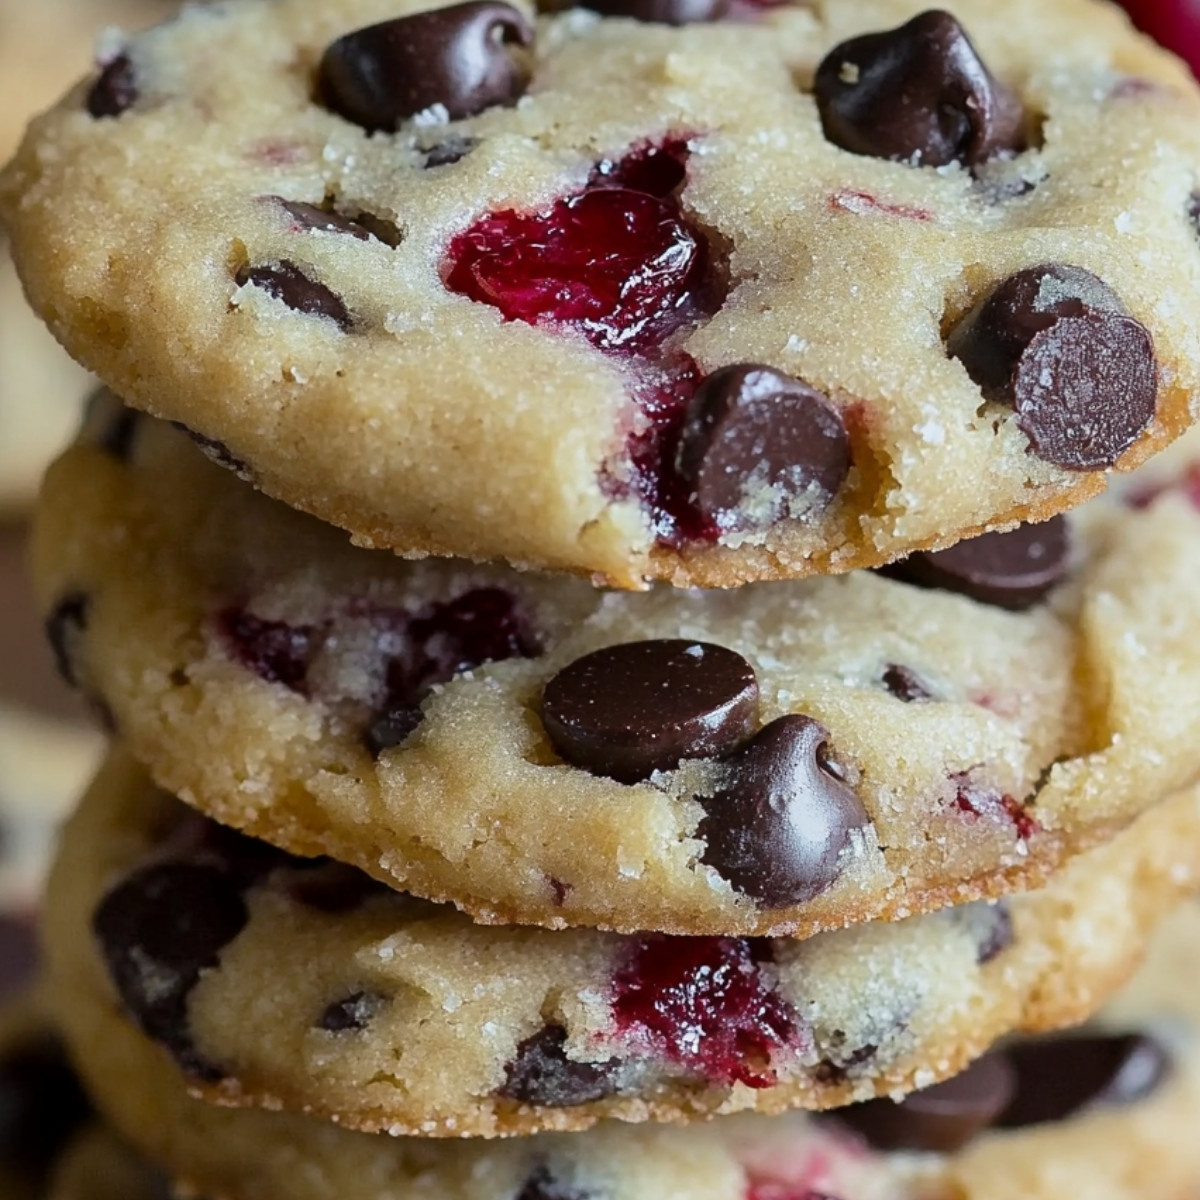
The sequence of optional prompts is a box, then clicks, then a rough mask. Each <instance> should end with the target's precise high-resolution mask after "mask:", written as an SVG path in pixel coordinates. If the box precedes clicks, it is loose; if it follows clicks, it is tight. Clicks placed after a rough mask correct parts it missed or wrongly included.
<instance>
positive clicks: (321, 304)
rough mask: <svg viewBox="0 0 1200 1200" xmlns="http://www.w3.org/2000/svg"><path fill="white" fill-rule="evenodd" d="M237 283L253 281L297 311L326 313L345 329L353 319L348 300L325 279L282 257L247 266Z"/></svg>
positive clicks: (243, 268) (238, 277)
mask: <svg viewBox="0 0 1200 1200" xmlns="http://www.w3.org/2000/svg"><path fill="white" fill-rule="evenodd" d="M236 282H237V285H238V287H245V286H246V284H248V283H252V284H254V285H255V287H259V288H262V290H263V291H264V292H266V293H267V295H268V296H274V297H275V299H276V300H278V301H280V302H281V303H283V304H286V305H287V306H288V308H290V309H293V310H294V311H295V312H298V313H304V314H305V315H307V316H310V317H325V318H327V319H328V320H330V321H332V322H333V323H334V324H335V325H337V327H338V328H339V329H341V330H342V331H343V332H344V331H345V330H347V329H349V328H350V326H351V325H352V324H353V323H354V322H353V320H352V319H351V317H350V312H349V310H348V309H347V308H346V305H345V302H344V301H343V300H342V298H341V297H340V296H339V295H338V294H337V292H335V291H333V289H332V288H328V287H326V286H325V285H324V284H323V283H318V282H317V281H316V280H315V279H310V278H309V277H308V276H307V275H306V274H305V273H304V272H303V271H302V270H301V269H300V268H299V267H298V266H296V264H295V263H293V262H288V261H287V260H286V259H282V260H280V261H279V262H277V263H270V264H266V263H264V264H261V265H259V266H254V267H251V266H244V267H242V268H241V269H240V270H239V271H238V273H237V276H236Z"/></svg>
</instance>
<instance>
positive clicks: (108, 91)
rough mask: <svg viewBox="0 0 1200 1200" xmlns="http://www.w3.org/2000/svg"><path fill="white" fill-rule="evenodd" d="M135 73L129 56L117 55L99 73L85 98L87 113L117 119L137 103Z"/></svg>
mask: <svg viewBox="0 0 1200 1200" xmlns="http://www.w3.org/2000/svg"><path fill="white" fill-rule="evenodd" d="M137 98H138V84H137V73H136V72H135V71H134V69H133V63H132V62H131V61H130V58H129V55H127V54H119V55H118V56H117V57H116V58H114V59H113V60H112V62H110V63H109V64H108V65H107V66H106V67H105V68H104V69H103V70H102V71H101V72H100V76H99V78H98V79H97V80H96V82H95V83H93V84H92V88H91V91H89V92H88V96H87V110H88V113H89V114H90V115H91V116H93V117H95V118H96V120H100V119H101V118H102V117H119V116H120V115H121V114H122V113H123V112H125V110H126V109H128V108H132V107H133V105H134V104H136V103H137Z"/></svg>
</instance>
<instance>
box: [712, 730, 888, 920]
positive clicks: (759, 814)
mask: <svg viewBox="0 0 1200 1200" xmlns="http://www.w3.org/2000/svg"><path fill="white" fill-rule="evenodd" d="M828 739H829V732H828V730H826V729H825V727H824V726H823V725H821V724H820V723H819V722H818V721H814V720H813V719H812V718H811V717H804V716H794V715H793V716H786V717H779V718H778V719H777V720H775V721H772V722H771V724H770V725H768V726H767V727H766V728H765V729H763V730H762V731H761V732H760V733H758V734H757V735H755V737H754V740H753V741H751V742H750V743H749V744H748V745H747V746H745V747H744V748H743V749H741V750H739V751H738V752H737V753H736V754H734V755H733V756H732V757H731V758H730V759H729V760H728V761H727V762H726V764H725V768H724V776H723V783H722V786H721V790H720V791H718V792H717V793H716V795H714V796H712V797H707V798H701V799H700V803H701V804H702V805H703V807H704V811H705V813H706V814H707V816H706V817H705V818H704V820H703V821H702V822H701V824H700V829H699V831H698V832H699V836H700V837H701V838H702V839H704V841H705V842H706V843H707V845H706V848H705V851H704V855H703V861H704V862H706V863H707V864H708V865H709V866H711V867H714V868H715V869H716V870H717V872H718V873H719V874H720V875H721V876H722V877H723V878H725V879H727V880H728V881H729V882H730V883H731V884H732V885H733V886H734V887H735V888H736V889H737V890H738V891H739V892H743V893H744V894H746V895H748V896H751V897H753V898H754V899H755V900H757V901H758V902H759V903H761V904H763V905H765V906H767V907H768V908H784V907H787V906H788V905H792V904H801V903H803V902H804V901H806V900H811V899H812V898H813V897H814V896H817V895H819V894H820V893H821V892H823V891H824V890H825V889H826V888H828V887H829V886H830V885H831V884H832V883H833V882H834V880H835V879H836V878H837V875H838V859H839V856H840V855H841V852H842V851H843V850H844V849H845V847H846V846H847V845H848V844H849V841H850V835H851V834H852V833H853V831H854V830H856V829H861V828H862V827H863V826H865V825H867V824H868V817H867V814H866V811H865V810H864V809H863V806H862V802H861V801H860V800H859V798H858V796H857V795H856V794H855V792H854V791H853V789H852V788H850V787H849V786H848V785H847V784H846V783H845V782H844V781H843V780H842V779H841V778H840V777H839V775H838V774H837V773H835V770H834V769H833V764H832V763H830V762H829V760H828V759H827V758H826V756H825V746H826V743H827V742H828Z"/></svg>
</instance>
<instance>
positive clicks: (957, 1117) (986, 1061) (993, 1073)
mask: <svg viewBox="0 0 1200 1200" xmlns="http://www.w3.org/2000/svg"><path fill="white" fill-rule="evenodd" d="M1015 1088H1016V1072H1015V1071H1014V1070H1013V1068H1012V1067H1011V1066H1010V1065H1009V1063H1008V1061H1007V1059H1006V1058H1005V1056H1004V1055H1003V1054H986V1055H984V1057H983V1058H980V1059H977V1060H976V1061H975V1062H974V1063H972V1064H971V1066H969V1067H968V1068H967V1069H966V1070H965V1071H963V1072H961V1074H958V1075H955V1076H954V1077H953V1078H952V1079H947V1080H946V1081H945V1082H944V1083H939V1084H935V1085H934V1086H933V1087H929V1088H925V1089H923V1090H922V1091H919V1092H913V1093H911V1094H910V1095H908V1096H906V1097H905V1098H904V1099H903V1100H901V1101H900V1102H899V1103H897V1102H896V1101H895V1100H889V1099H887V1098H882V1099H879V1100H868V1101H866V1102H865V1103H863V1104H851V1105H850V1106H849V1107H848V1108H840V1109H837V1110H836V1111H835V1112H831V1113H830V1114H829V1116H828V1118H827V1119H829V1120H833V1121H836V1122H837V1123H838V1124H841V1125H846V1126H849V1127H850V1128H851V1129H853V1130H854V1131H855V1132H857V1133H859V1134H861V1135H862V1136H863V1137H864V1138H865V1139H866V1140H867V1142H868V1143H869V1144H870V1145H871V1146H872V1147H873V1148H874V1149H876V1150H885V1151H890V1150H917V1151H926V1152H931V1153H936V1154H950V1153H952V1152H953V1151H955V1150H958V1149H960V1148H961V1147H963V1146H965V1145H966V1144H967V1143H968V1142H969V1141H970V1140H971V1138H972V1137H974V1135H975V1134H977V1133H979V1132H980V1131H981V1130H983V1129H986V1128H988V1126H990V1125H991V1124H992V1122H993V1121H994V1120H995V1119H996V1117H997V1116H998V1115H999V1114H1000V1113H1001V1112H1003V1111H1004V1108H1005V1106H1006V1105H1007V1104H1008V1102H1009V1100H1010V1099H1011V1098H1012V1096H1013V1094H1014V1090H1015Z"/></svg>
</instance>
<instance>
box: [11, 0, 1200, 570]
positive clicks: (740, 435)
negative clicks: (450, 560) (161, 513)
mask: <svg viewBox="0 0 1200 1200" xmlns="http://www.w3.org/2000/svg"><path fill="white" fill-rule="evenodd" d="M613 7H616V8H620V7H622V6H621V5H615V6H613ZM624 7H625V9H626V11H635V15H641V16H643V17H654V16H655V15H656V14H657V17H658V18H659V20H660V21H666V22H669V23H652V22H651V21H636V20H630V19H628V18H622V17H605V18H600V17H597V16H596V15H595V14H592V13H589V12H586V11H584V10H573V11H568V12H561V13H559V14H558V15H555V16H547V17H543V18H541V19H539V20H536V21H535V20H533V19H532V18H531V17H530V16H529V14H528V13H527V12H526V11H525V10H524V9H520V8H515V7H511V6H509V5H507V4H504V3H492V2H490V0H488V2H484V3H468V4H458V5H454V6H451V7H448V8H445V9H442V8H439V9H437V10H436V11H433V10H430V8H429V4H428V0H386V2H385V0H336V2H330V0H238V2H237V3H224V4H215V5H211V6H205V7H192V8H190V9H189V10H187V11H186V12H185V14H184V15H183V17H182V18H181V19H180V20H178V21H177V22H175V23H173V24H171V25H168V26H166V27H163V28H160V29H158V30H155V31H153V32H151V33H148V34H146V35H144V36H141V37H137V38H132V39H130V40H129V41H128V42H127V43H126V44H125V45H123V46H122V47H119V48H118V47H114V48H113V52H112V56H111V57H110V58H109V60H108V62H107V63H106V65H105V66H104V68H103V70H102V71H100V72H99V73H98V74H97V75H94V76H93V77H91V78H89V79H87V80H86V81H84V82H82V83H81V84H80V85H79V86H78V87H77V88H76V89H75V90H73V91H72V92H71V93H69V94H68V96H67V97H66V98H65V99H64V100H63V102H62V104H61V105H60V106H59V107H58V108H57V109H56V110H55V111H54V112H53V113H51V114H49V115H48V116H47V117H46V118H45V119H43V120H42V121H40V122H39V123H37V125H35V127H34V128H33V130H32V131H31V133H30V135H29V136H28V138H27V139H26V141H25V142H24V144H23V148H22V150H21V152H20V154H19V155H18V157H17V159H16V160H15V162H14V164H13V165H12V167H11V169H10V170H9V171H8V172H7V174H6V175H5V176H4V179H3V182H2V183H0V214H2V215H3V217H4V219H6V220H7V221H9V222H10V223H11V227H12V230H13V238H14V243H15V247H16V255H17V261H18V265H19V267H20V269H21V271H22V276H23V278H24V281H25V284H26V287H27V288H28V290H29V293H30V296H31V298H32V301H33V303H34V305H35V307H36V308H37V309H38V311H39V312H40V313H41V314H42V316H43V317H44V318H45V319H46V320H47V321H48V322H49V323H50V325H51V326H52V328H53V329H54V330H55V332H56V334H57V335H58V336H59V337H60V338H61V339H62V340H63V341H64V343H65V344H66V345H67V346H68V347H69V348H70V349H71V351H72V352H73V353H74V354H75V355H76V357H77V358H79V360H80V361H81V362H83V363H85V364H86V365H88V366H89V367H91V368H93V369H95V370H96V371H98V372H99V374H100V375H101V376H103V378H104V379H105V381H106V382H107V383H109V384H110V385H112V386H113V387H114V388H115V390H116V391H117V392H118V393H119V394H121V395H123V396H125V397H127V398H128V399H129V400H130V401H131V402H132V403H134V404H135V405H138V406H140V407H143V408H146V409H148V410H149V411H151V412H153V413H155V414H157V415H159V416H164V417H169V418H171V419H173V420H178V421H182V422H183V423H185V424H186V425H188V426H189V427H190V428H192V429H194V430H195V431H197V433H198V434H199V435H200V436H202V437H203V438H205V439H206V440H207V441H208V442H209V444H210V445H213V446H214V447H219V448H220V450H221V453H222V456H223V457H224V458H225V459H226V461H228V462H230V463H231V464H236V466H237V469H238V470H239V471H241V472H242V473H244V474H246V475H247V476H249V477H251V478H252V479H253V480H254V481H255V482H256V483H257V484H258V485H259V486H260V487H261V488H263V489H264V490H265V491H267V492H268V493H270V494H272V495H275V496H278V497H280V498H282V499H283V500H285V501H287V502H288V503H290V504H292V505H294V506H296V507H299V508H302V509H306V510H308V511H310V512H312V513H314V514H316V515H318V516H320V517H321V518H323V519H325V520H327V521H330V522H333V523H335V524H338V525H341V526H343V527H344V528H346V529H348V530H350V531H351V532H352V533H353V534H354V536H355V538H356V540H357V541H359V542H360V543H362V544H366V545H373V546H377V547H391V548H394V549H396V550H398V551H400V552H402V553H404V554H406V555H419V554H437V555H456V556H463V557H468V558H475V559H485V558H505V559H508V560H509V561H511V562H514V563H517V564H520V565H526V566H538V567H549V568H557V569H564V570H569V571H575V572H579V573H587V574H591V575H593V576H595V577H597V578H600V579H605V580H607V581H609V582H611V583H615V584H618V585H620V586H623V587H638V586H641V585H642V584H643V583H644V581H645V580H646V579H652V578H662V579H670V580H672V581H673V582H675V583H677V584H699V585H705V586H708V585H716V586H730V585H734V584H738V583H741V582H744V581H747V580H753V579H764V578H782V577H794V576H800V575H807V574H811V573H827V572H840V571H845V570H848V569H850V568H852V567H856V566H864V565H872V564H876V563H879V562H881V561H884V560H887V559H891V558H895V557H897V556H900V555H902V554H904V553H906V552H909V551H912V550H914V549H917V548H921V547H925V548H928V547H930V546H934V545H937V546H944V545H947V544H949V543H952V542H954V541H956V540H958V539H959V538H961V537H963V536H964V535H970V534H972V533H975V532H979V531H981V530H983V529H985V528H994V527H997V526H1000V525H1012V524H1013V523H1015V522H1016V521H1018V520H1020V519H1045V518H1047V517H1049V516H1051V515H1052V514H1054V513H1056V512H1059V511H1061V510H1063V509H1064V508H1066V507H1069V506H1070V505H1073V504H1075V503H1078V502H1079V501H1081V500H1083V499H1085V498H1087V497H1088V496H1091V495H1094V494H1095V493H1096V492H1097V491H1099V490H1100V489H1101V488H1102V487H1103V484H1104V479H1105V475H1106V473H1107V472H1108V471H1109V470H1110V469H1111V468H1116V469H1118V470H1122V469H1125V468H1129V467H1132V466H1134V465H1135V464H1137V463H1138V462H1140V461H1142V460H1143V459H1145V458H1146V457H1147V456H1148V455H1150V454H1152V453H1153V452H1154V451H1155V450H1157V449H1161V448H1162V447H1163V446H1164V445H1165V444H1166V443H1167V442H1169V441H1170V440H1171V439H1172V438H1173V437H1175V436H1176V435H1177V434H1178V433H1179V432H1180V431H1181V430H1182V429H1183V428H1185V427H1186V426H1187V425H1188V424H1190V423H1191V421H1192V420H1193V418H1194V416H1195V415H1196V408H1195V401H1194V397H1195V395H1196V393H1197V391H1198V390H1200V367H1197V364H1198V363H1200V315H1198V314H1197V309H1196V306H1195V304H1194V303H1193V302H1192V300H1193V297H1194V296H1195V295H1196V294H1197V291H1200V245H1198V244H1197V230H1196V223H1195V218H1194V210H1195V203H1194V201H1193V199H1192V197H1193V193H1194V191H1195V190H1196V188H1197V183H1198V177H1200V97H1198V94H1197V89H1196V87H1195V85H1194V83H1193V81H1192V80H1191V78H1190V76H1189V75H1188V73H1187V71H1186V70H1185V69H1184V68H1183V67H1182V65H1181V64H1179V63H1178V62H1176V61H1175V60H1174V59H1172V58H1171V57H1170V56H1168V55H1166V54H1165V53H1163V52H1161V51H1159V50H1157V49H1155V48H1154V47H1153V46H1152V44H1151V43H1150V42H1149V41H1148V40H1147V39H1144V38H1141V37H1140V36H1138V35H1136V34H1134V33H1133V31H1132V30H1131V28H1130V27H1129V25H1128V24H1127V22H1126V21H1125V19H1124V18H1123V16H1122V15H1120V14H1119V13H1118V12H1117V11H1115V10H1114V9H1112V8H1111V7H1108V6H1101V5H1099V4H1095V3H1093V2H1092V0H1054V2H1053V3H1046V2H1044V0H1011V2H1010V3H1007V4H1004V5H996V4H994V3H992V2H991V0H961V2H960V3H958V4H957V5H956V6H955V8H954V15H953V16H951V15H950V14H947V13H942V12H932V13H925V14H924V15H920V14H919V11H918V10H919V5H918V4H916V3H913V2H912V0H829V2H827V3H823V4H820V5H810V4H794V5H789V4H783V5H761V4H756V3H740V4H738V5H735V6H734V10H736V11H734V10H731V11H729V12H727V13H725V15H724V16H722V12H723V10H724V9H725V8H726V7H727V5H726V4H725V3H723V2H722V0H709V2H708V3H704V2H702V3H699V4H692V5H690V6H689V5H686V4H682V3H678V2H676V0H665V2H664V3H663V4H661V5H660V6H658V8H657V9H653V7H652V6H644V5H643V6H640V7H637V8H635V9H632V10H631V9H630V8H629V6H628V5H626V6H624ZM697 17H709V18H712V19H710V20H696V18H697Z"/></svg>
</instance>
